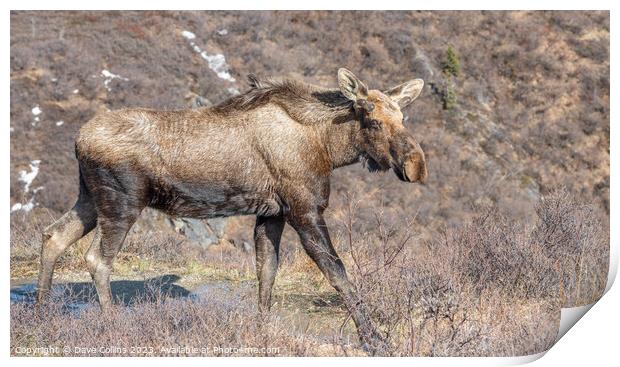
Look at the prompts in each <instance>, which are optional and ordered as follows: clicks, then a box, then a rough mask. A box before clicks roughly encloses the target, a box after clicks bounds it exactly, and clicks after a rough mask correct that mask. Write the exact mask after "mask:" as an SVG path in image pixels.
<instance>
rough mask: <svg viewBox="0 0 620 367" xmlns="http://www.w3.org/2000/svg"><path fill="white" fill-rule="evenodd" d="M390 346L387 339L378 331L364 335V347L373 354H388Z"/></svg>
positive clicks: (379, 355)
mask: <svg viewBox="0 0 620 367" xmlns="http://www.w3.org/2000/svg"><path fill="white" fill-rule="evenodd" d="M389 347H390V344H389V343H388V342H387V340H385V338H384V337H383V336H381V335H380V334H379V333H378V332H376V331H373V332H371V333H370V334H369V335H366V336H364V337H362V349H363V350H364V351H365V352H366V353H368V354H370V355H371V356H378V357H381V356H387V355H388V353H389Z"/></svg>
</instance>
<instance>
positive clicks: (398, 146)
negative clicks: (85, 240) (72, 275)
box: [37, 68, 428, 350]
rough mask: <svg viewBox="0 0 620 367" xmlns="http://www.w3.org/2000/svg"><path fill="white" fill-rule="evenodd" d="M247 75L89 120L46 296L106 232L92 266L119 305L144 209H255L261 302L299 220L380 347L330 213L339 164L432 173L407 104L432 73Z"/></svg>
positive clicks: (47, 262) (106, 299)
mask: <svg viewBox="0 0 620 367" xmlns="http://www.w3.org/2000/svg"><path fill="white" fill-rule="evenodd" d="M248 79H249V84H250V89H249V90H248V91H247V92H245V93H243V94H240V95H237V96H234V97H232V98H230V99H228V100H226V101H224V102H223V103H221V104H219V105H217V106H214V107H202V108H198V109H185V110H174V111H157V110H149V109H143V108H129V109H121V110H117V111H108V112H104V113H101V114H98V115H96V116H94V117H93V118H92V119H91V120H90V121H89V122H87V123H86V124H85V125H83V126H82V127H81V129H80V131H79V133H78V135H77V137H76V140H75V154H76V157H77V160H78V163H79V196H78V199H77V202H76V203H75V205H74V206H73V208H72V209H71V210H70V211H68V212H67V213H65V214H64V215H63V216H62V217H61V218H60V219H59V220H57V221H56V222H55V223H53V224H52V225H50V226H49V227H47V228H46V229H45V230H44V233H43V242H42V248H41V264H40V272H39V279H38V285H37V299H38V301H39V302H41V301H43V300H44V299H45V297H46V295H47V294H49V290H50V287H51V283H52V276H53V271H54V266H55V263H56V261H57V259H58V257H59V256H60V255H61V254H62V253H63V252H64V251H65V250H66V249H67V247H69V246H70V245H71V244H72V243H74V242H76V241H77V240H78V239H80V238H81V237H83V236H85V235H87V234H88V233H89V232H91V231H92V230H95V234H94V239H93V241H92V244H91V245H90V248H89V249H88V251H87V253H86V255H85V258H86V264H87V267H88V270H89V272H90V274H91V276H92V279H93V283H94V285H95V289H96V291H97V296H98V300H99V303H100V306H101V308H102V309H103V310H109V309H110V308H111V307H112V304H113V299H112V295H111V291H110V284H109V279H110V273H111V272H112V264H113V261H114V258H115V257H116V255H117V254H118V252H119V251H120V249H121V246H122V244H123V241H124V239H125V236H126V234H127V232H128V231H129V229H130V228H131V226H132V225H133V224H134V222H135V221H136V218H138V216H139V215H140V213H141V211H142V210H143V209H144V208H145V207H151V208H155V209H157V210H160V211H163V212H165V213H167V214H169V215H172V216H181V217H192V218H213V217H227V216H233V215H255V216H256V225H255V228H254V242H255V246H256V247H255V248H256V271H257V278H258V281H259V284H258V304H259V310H260V311H263V312H266V311H268V310H269V308H270V306H271V291H272V287H273V284H274V279H275V276H276V271H277V268H278V260H279V255H278V253H279V246H280V238H281V235H282V231H283V229H284V225H285V223H288V224H289V225H290V226H291V227H292V228H293V229H294V230H295V231H296V232H297V234H298V235H299V238H300V240H301V244H302V246H303V248H304V250H305V251H306V253H307V254H308V255H309V256H310V258H312V260H313V261H314V262H315V263H316V265H317V266H318V268H319V269H320V270H321V272H322V273H323V274H324V276H325V277H326V278H327V280H328V281H329V283H330V284H331V285H332V286H333V287H334V288H335V289H336V290H337V292H338V293H339V295H340V296H341V298H342V300H343V302H344V304H345V306H346V307H347V309H348V311H349V312H350V314H351V317H352V319H353V321H354V323H355V325H356V327H357V330H358V335H359V337H360V340H361V341H362V342H363V343H364V345H367V346H368V347H369V348H371V350H377V348H378V347H373V346H377V345H381V342H382V341H383V337H382V336H381V334H380V333H379V332H378V331H377V330H376V328H375V327H374V326H373V323H372V321H371V319H370V316H369V312H368V310H367V307H366V306H365V304H364V302H363V300H362V299H360V297H359V296H358V295H357V293H356V291H355V289H354V286H353V285H352V284H351V283H350V281H349V280H348V278H347V273H346V270H345V267H344V265H343V262H342V261H341V259H340V258H339V257H338V254H337V253H336V251H335V250H334V247H333V246H332V243H331V240H330V236H329V232H328V229H327V226H326V224H325V220H324V218H323V213H324V211H325V209H326V208H327V206H328V200H329V193H330V175H331V172H332V171H333V170H334V169H336V168H338V167H342V166H346V165H351V164H353V163H355V162H359V161H364V162H365V163H366V167H367V168H368V170H369V171H387V170H389V169H392V170H393V171H394V173H395V174H396V176H397V177H398V178H399V179H400V180H402V181H404V182H420V183H423V182H424V181H425V180H426V178H427V176H428V172H427V167H426V161H425V156H424V152H423V151H422V149H421V148H420V145H419V144H418V143H417V142H416V139H415V138H414V137H413V136H412V134H411V133H410V132H409V131H408V129H407V128H406V127H405V126H404V125H403V113H402V112H401V109H402V108H403V107H405V106H407V105H408V104H410V103H411V102H413V101H414V100H415V99H416V98H417V97H418V96H419V95H420V93H421V91H422V88H423V86H424V82H423V81H422V80H421V79H413V80H410V81H407V82H405V83H402V84H400V85H397V86H395V87H393V88H391V89H388V90H384V91H380V90H375V89H368V87H367V86H366V84H365V83H364V82H362V81H361V80H360V79H359V78H357V77H356V76H355V75H354V74H353V73H352V72H351V71H349V70H347V69H344V68H341V69H339V70H338V85H339V88H338V89H327V88H322V87H318V86H314V85H310V84H307V83H304V82H301V81H297V80H293V79H282V80H275V79H259V78H258V77H256V76H255V75H252V74H250V75H249V76H248ZM372 348H375V349H372Z"/></svg>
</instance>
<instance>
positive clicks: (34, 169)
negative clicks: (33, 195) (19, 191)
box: [18, 159, 41, 192]
mask: <svg viewBox="0 0 620 367" xmlns="http://www.w3.org/2000/svg"><path fill="white" fill-rule="evenodd" d="M40 163H41V161H40V160H38V159H35V160H33V161H32V162H30V172H26V171H20V172H19V178H18V180H19V181H21V182H23V183H24V192H28V191H29V190H30V185H31V184H32V181H33V180H34V179H35V177H37V175H38V174H39V164H40Z"/></svg>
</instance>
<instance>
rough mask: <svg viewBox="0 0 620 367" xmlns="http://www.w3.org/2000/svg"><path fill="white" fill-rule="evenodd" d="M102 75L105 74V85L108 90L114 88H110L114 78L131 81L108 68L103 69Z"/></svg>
mask: <svg viewBox="0 0 620 367" xmlns="http://www.w3.org/2000/svg"><path fill="white" fill-rule="evenodd" d="M101 75H103V77H104V80H103V86H104V87H105V89H107V90H108V92H110V91H111V90H112V88H110V83H111V82H112V80H114V79H118V80H122V81H125V82H127V81H129V79H127V78H125V77H122V76H120V75H116V74H113V73H111V72H109V71H108V70H106V69H103V70H101Z"/></svg>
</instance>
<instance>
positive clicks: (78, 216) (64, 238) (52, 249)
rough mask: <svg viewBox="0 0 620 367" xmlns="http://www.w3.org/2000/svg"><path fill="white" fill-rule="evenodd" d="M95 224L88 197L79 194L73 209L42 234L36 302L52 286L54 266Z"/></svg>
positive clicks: (83, 193)
mask: <svg viewBox="0 0 620 367" xmlns="http://www.w3.org/2000/svg"><path fill="white" fill-rule="evenodd" d="M96 223H97V213H96V211H95V206H94V204H93V201H92V199H91V198H90V196H89V195H88V194H87V193H85V192H81V193H80V197H79V198H78V201H77V202H76V203H75V205H74V206H73V208H72V209H71V210H70V211H68V212H67V213H65V214H64V215H63V216H62V217H61V218H60V219H58V220H57V221H56V222H54V223H53V224H52V225H50V226H49V227H47V228H46V229H45V230H44V232H43V241H42V244H41V265H40V269H39V279H38V283H37V301H39V302H41V301H43V299H44V298H45V296H46V295H47V294H48V293H49V290H50V288H51V286H52V277H53V274H54V266H55V265H56V261H57V260H58V258H59V257H60V255H62V253H63V252H64V251H65V250H66V249H67V247H69V246H70V245H71V244H73V243H75V242H76V241H77V240H79V239H80V238H82V237H83V236H85V235H86V234H88V233H89V232H90V231H91V230H92V229H93V228H95V225H96Z"/></svg>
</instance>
